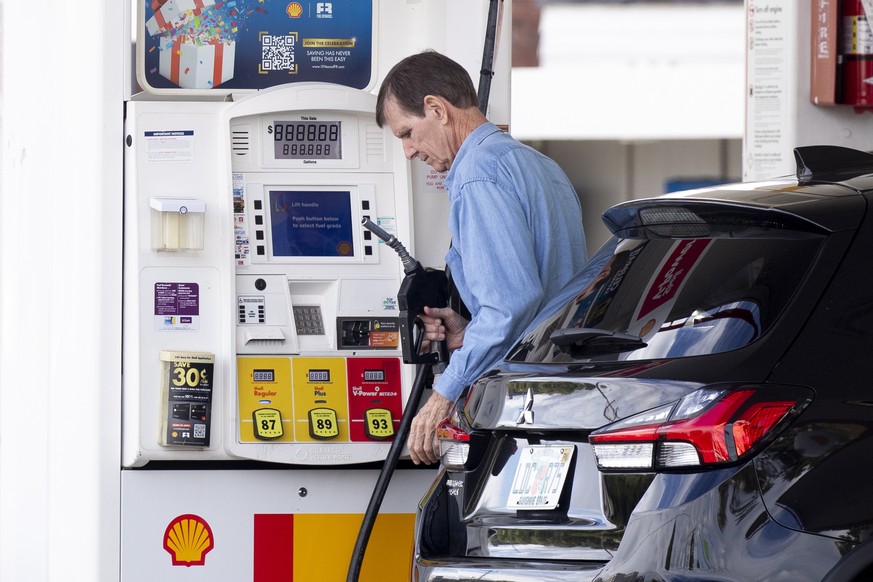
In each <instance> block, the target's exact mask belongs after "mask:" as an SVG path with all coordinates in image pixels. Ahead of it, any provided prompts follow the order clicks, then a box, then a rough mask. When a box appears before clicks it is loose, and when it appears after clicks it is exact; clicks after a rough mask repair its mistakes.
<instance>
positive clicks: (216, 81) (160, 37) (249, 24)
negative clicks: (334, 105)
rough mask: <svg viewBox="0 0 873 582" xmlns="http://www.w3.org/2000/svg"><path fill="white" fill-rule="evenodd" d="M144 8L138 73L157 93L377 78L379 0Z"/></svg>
mask: <svg viewBox="0 0 873 582" xmlns="http://www.w3.org/2000/svg"><path fill="white" fill-rule="evenodd" d="M139 10H140V16H141V20H140V22H141V23H142V25H141V27H140V31H139V34H138V35H137V79H138V81H139V83H140V85H141V87H142V89H144V90H145V91H148V92H151V93H164V94H166V93H176V92H185V91H188V92H192V91H194V92H198V93H203V92H209V91H212V90H219V91H221V92H230V91H253V90H258V89H265V88H267V87H272V86H275V85H282V84H285V83H296V82H303V81H319V82H326V83H335V84H339V85H345V86H348V87H352V88H355V89H365V88H367V87H368V86H369V85H370V83H371V80H372V73H373V71H372V69H373V65H372V62H373V0H334V1H333V2H314V1H313V2H296V1H292V2H289V1H288V0H281V1H276V0H229V1H225V0H140V3H139Z"/></svg>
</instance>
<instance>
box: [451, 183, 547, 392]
mask: <svg viewBox="0 0 873 582" xmlns="http://www.w3.org/2000/svg"><path fill="white" fill-rule="evenodd" d="M454 204H455V205H457V235H458V240H459V242H460V244H461V245H462V248H463V262H462V271H463V277H464V280H465V283H466V286H467V288H468V289H469V293H470V294H471V295H472V297H473V298H475V304H476V305H475V306H474V307H471V306H469V305H468V307H471V312H472V313H473V315H472V320H471V321H470V324H469V325H468V326H467V329H466V330H465V333H464V344H463V346H462V347H461V348H459V349H458V350H456V351H455V352H453V353H452V357H451V359H450V361H449V364H448V366H447V367H446V369H445V370H444V372H443V374H442V375H441V376H440V377H439V379H438V380H437V382H436V384H435V386H434V389H435V390H436V391H437V392H439V393H440V394H442V395H443V396H444V397H446V398H447V399H449V400H455V399H457V397H458V396H460V394H461V392H462V391H463V389H464V388H465V387H466V386H468V385H470V384H472V383H473V381H474V380H476V379H477V378H478V377H479V376H481V375H482V374H483V373H484V372H486V371H488V370H489V369H491V368H492V367H494V366H495V365H496V364H498V363H499V362H500V361H501V359H502V358H503V356H504V355H505V354H506V352H507V351H508V350H509V348H511V347H512V345H513V344H514V342H515V340H516V339H518V337H519V336H520V335H521V333H522V332H523V331H524V329H525V328H526V327H527V326H528V324H529V323H530V322H531V320H532V319H533V317H534V316H535V315H536V312H537V310H538V309H539V306H540V304H541V302H542V299H543V294H544V291H543V285H542V282H541V281H540V279H539V269H538V266H537V262H536V257H535V254H534V242H533V240H532V237H533V234H532V233H531V231H530V228H529V226H528V221H527V218H526V213H525V209H524V206H523V204H522V203H521V201H520V200H519V198H518V197H517V196H515V194H514V193H513V192H512V191H511V190H510V191H508V190H507V189H506V188H505V187H503V188H502V187H500V186H499V185H498V184H497V183H495V182H494V181H490V180H478V181H473V182H469V183H467V184H465V185H464V186H463V190H462V192H461V195H460V196H459V198H458V200H456V201H455V203H454ZM453 252H456V251H455V249H454V248H453V249H451V250H450V251H449V254H450V255H451V254H452V253H453ZM452 269H453V272H454V269H455V267H454V265H452Z"/></svg>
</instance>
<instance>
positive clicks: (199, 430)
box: [194, 424, 206, 439]
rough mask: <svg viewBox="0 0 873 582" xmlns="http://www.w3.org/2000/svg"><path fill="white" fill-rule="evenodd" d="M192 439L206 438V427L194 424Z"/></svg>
mask: <svg viewBox="0 0 873 582" xmlns="http://www.w3.org/2000/svg"><path fill="white" fill-rule="evenodd" d="M194 438H195V439H205V438H206V425H205V424H195V425H194Z"/></svg>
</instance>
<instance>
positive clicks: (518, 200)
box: [376, 51, 587, 464]
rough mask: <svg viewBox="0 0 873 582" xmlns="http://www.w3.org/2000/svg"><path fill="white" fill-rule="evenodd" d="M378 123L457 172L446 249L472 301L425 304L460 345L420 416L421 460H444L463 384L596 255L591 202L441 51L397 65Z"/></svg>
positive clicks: (415, 436)
mask: <svg viewBox="0 0 873 582" xmlns="http://www.w3.org/2000/svg"><path fill="white" fill-rule="evenodd" d="M376 122H377V123H378V124H379V126H380V127H383V126H385V125H387V126H388V127H389V128H390V130H391V133H393V134H394V136H395V137H397V138H398V139H400V141H401V143H402V144H403V151H404V154H405V155H406V157H407V158H408V159H413V158H418V159H419V160H421V161H423V162H424V163H426V164H428V165H430V166H431V167H432V168H433V169H435V170H436V171H438V172H444V171H448V174H447V176H446V180H445V184H446V189H447V190H448V193H449V202H450V210H449V231H450V233H451V236H452V247H451V248H450V249H449V251H448V253H447V254H446V264H447V265H448V267H449V269H450V271H451V273H452V277H453V281H454V283H455V285H456V287H457V289H458V292H459V294H460V297H461V299H462V300H463V301H464V304H465V305H466V307H467V308H468V309H469V311H470V314H471V319H470V321H469V322H468V321H467V320H466V319H464V318H463V317H461V316H460V315H459V314H457V313H455V312H454V311H452V310H451V309H450V308H442V309H434V308H425V313H424V314H422V315H421V316H420V317H421V319H422V321H423V322H424V323H425V329H426V334H427V335H426V336H425V337H426V339H429V340H437V341H441V340H446V341H447V345H448V347H449V348H450V349H452V350H454V351H453V352H452V356H451V359H450V361H449V364H448V366H447V367H446V369H445V370H444V371H443V373H442V374H441V375H440V376H439V377H438V379H437V380H436V382H435V385H434V391H433V393H432V394H431V396H430V398H429V399H428V400H427V402H426V403H425V404H424V406H423V407H422V408H421V410H419V411H418V414H417V415H416V416H415V418H414V419H413V421H412V426H411V429H410V435H409V439H408V441H407V447H408V449H409V453H410V457H411V458H412V461H413V462H414V463H415V464H420V463H426V464H430V463H435V462H437V461H438V460H439V455H438V449H437V445H438V443H435V432H436V427H437V425H438V424H439V423H440V422H441V421H442V420H443V419H444V418H445V417H446V416H447V415H448V413H449V412H450V410H451V407H452V404H453V402H454V401H455V400H456V399H457V398H458V396H459V395H460V394H461V392H462V391H463V389H464V388H465V387H466V386H468V385H470V384H471V383H472V382H473V381H474V380H475V379H476V378H478V377H479V376H480V375H481V374H483V373H484V372H486V371H487V370H488V369H490V368H492V367H493V366H494V365H496V364H497V363H498V362H500V361H501V358H502V357H503V356H504V354H505V353H506V352H507V351H508V349H509V348H510V347H511V346H512V345H513V343H514V342H515V340H516V339H518V337H519V336H520V335H521V333H522V332H523V331H524V329H525V328H526V327H527V326H528V324H529V323H530V322H531V320H532V319H533V317H534V316H535V315H536V314H537V312H538V311H539V310H540V308H541V307H542V306H543V305H544V304H545V303H546V302H547V301H548V300H549V299H550V298H551V297H552V296H553V295H554V294H556V293H557V292H558V290H560V288H561V287H563V286H564V284H565V283H566V282H567V281H569V279H570V278H571V277H572V275H573V274H574V273H575V272H576V271H577V270H578V269H579V268H581V267H582V266H583V265H584V264H585V261H586V258H587V254H586V250H585V236H584V233H583V231H582V210H581V207H580V205H579V199H578V197H577V196H576V192H575V190H574V189H573V186H572V185H571V184H570V181H569V180H568V179H567V177H566V175H565V174H564V172H563V171H561V169H560V168H559V167H558V165H557V164H556V163H555V162H554V161H553V160H551V159H549V158H547V157H546V156H544V155H542V154H540V153H539V152H537V151H536V150H534V149H533V148H530V147H528V146H526V145H524V144H522V143H520V142H518V141H516V140H514V139H513V138H512V137H510V136H509V135H507V134H506V133H504V132H502V131H501V130H500V129H499V128H498V127H497V126H495V125H493V124H492V123H490V122H489V121H488V120H487V119H486V118H485V116H484V115H483V114H482V113H481V112H480V111H479V104H478V99H477V96H476V91H475V89H474V88H473V82H472V80H471V79H470V76H469V75H468V74H467V72H466V70H465V69H464V68H463V67H461V66H460V65H459V64H458V63H456V62H455V61H453V60H451V59H450V58H448V57H446V56H444V55H441V54H439V53H436V52H433V51H425V52H422V53H419V54H416V55H412V56H409V57H407V58H405V59H404V60H402V61H401V62H399V63H398V64H397V65H395V66H394V68H392V69H391V71H389V73H388V75H387V76H386V77H385V80H384V81H383V83H382V86H381V88H380V90H379V95H378V99H377V102H376Z"/></svg>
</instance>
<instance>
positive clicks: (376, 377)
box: [364, 370, 385, 382]
mask: <svg viewBox="0 0 873 582" xmlns="http://www.w3.org/2000/svg"><path fill="white" fill-rule="evenodd" d="M384 381H385V370H364V382H384Z"/></svg>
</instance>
